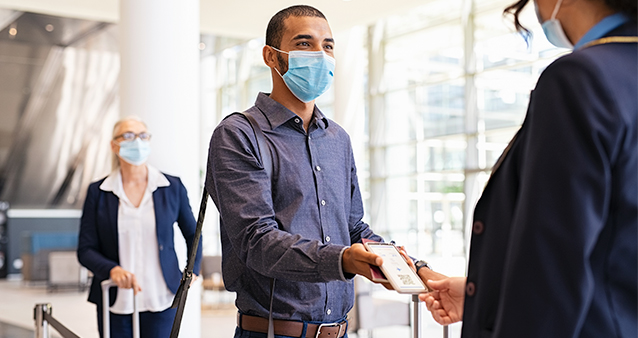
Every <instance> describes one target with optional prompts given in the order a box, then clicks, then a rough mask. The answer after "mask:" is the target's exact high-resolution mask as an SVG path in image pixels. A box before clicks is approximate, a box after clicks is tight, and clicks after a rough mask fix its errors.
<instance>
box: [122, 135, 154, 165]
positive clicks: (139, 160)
mask: <svg viewBox="0 0 638 338" xmlns="http://www.w3.org/2000/svg"><path fill="white" fill-rule="evenodd" d="M119 145H120V152H119V155H120V158H121V159H122V160H124V161H126V162H128V163H130V164H132V165H141V164H143V163H145V162H146V159H148V155H150V153H151V142H150V141H142V140H141V139H140V138H139V137H136V138H135V139H133V140H131V141H122V142H120V144H119Z"/></svg>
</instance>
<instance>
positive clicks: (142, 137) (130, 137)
mask: <svg viewBox="0 0 638 338" xmlns="http://www.w3.org/2000/svg"><path fill="white" fill-rule="evenodd" d="M120 137H121V138H123V139H124V141H133V140H135V138H137V137H139V138H140V140H142V141H149V140H150V139H151V134H149V133H147V132H145V131H143V132H141V133H139V134H136V133H134V132H132V131H127V132H125V133H122V134H120V135H117V136H115V137H114V138H113V139H114V140H117V139H118V138H120Z"/></svg>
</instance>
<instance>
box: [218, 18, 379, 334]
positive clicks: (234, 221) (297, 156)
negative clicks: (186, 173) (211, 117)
mask: <svg viewBox="0 0 638 338" xmlns="http://www.w3.org/2000/svg"><path fill="white" fill-rule="evenodd" d="M334 45H335V43H334V40H333V37H332V33H331V31H330V27H329V25H328V21H327V20H326V18H325V17H324V15H323V14H322V13H321V12H320V11H319V10H317V9H315V8H313V7H310V6H292V7H289V8H286V9H283V10H282V11H280V12H278V13H277V14H275V15H274V16H273V17H272V18H271V20H270V22H269V24H268V29H267V31H266V46H264V48H263V58H264V62H265V63H266V65H267V66H268V67H270V69H271V75H272V82H273V88H272V92H271V93H270V94H265V93H260V94H259V95H258V96H257V100H256V102H255V106H253V107H252V108H250V109H249V110H248V111H247V112H248V113H249V114H251V115H252V116H253V117H254V118H255V119H256V120H257V122H258V123H259V126H260V128H261V129H262V130H263V133H264V134H265V138H266V142H267V143H268V147H267V148H268V149H259V150H257V149H258V148H257V147H258V144H257V141H256V139H255V134H254V132H253V130H252V129H251V126H250V124H249V123H248V121H247V119H246V118H245V117H244V116H242V115H240V114H234V115H231V116H229V117H228V118H226V119H225V120H223V121H222V122H221V123H220V124H219V126H218V127H217V128H216V130H215V132H214V133H213V136H212V139H211V143H210V154H209V158H208V171H207V175H206V179H207V180H206V189H207V190H208V192H209V193H210V194H211V196H212V198H213V201H214V202H215V204H216V206H217V208H218V209H219V212H220V215H221V240H222V249H223V266H222V269H223V277H224V285H225V286H226V288H227V289H228V290H230V291H234V292H236V293H237V299H236V305H237V308H238V309H239V316H238V327H237V329H236V333H235V337H260V336H265V332H267V330H268V318H269V313H270V306H271V304H272V317H273V318H274V319H275V320H274V334H276V335H278V336H286V337H306V336H308V337H309V336H312V337H315V334H316V333H317V329H318V327H319V324H322V323H323V324H328V325H324V327H323V328H322V329H321V334H320V335H319V337H331V338H333V337H337V335H338V337H342V336H344V335H345V334H346V326H347V323H346V315H347V313H348V311H350V309H351V308H352V306H353V302H354V289H353V280H352V277H353V274H355V273H358V274H363V275H366V276H368V277H370V267H369V264H368V263H372V264H375V263H379V262H380V259H381V258H380V257H378V256H376V255H374V254H372V253H368V252H366V251H365V248H364V247H363V245H361V244H355V243H360V242H361V239H362V238H369V239H372V240H376V241H381V240H382V239H381V238H380V237H379V236H377V235H375V234H374V233H373V232H372V230H370V228H369V226H368V224H366V223H364V222H363V221H362V220H361V218H362V217H363V204H362V201H361V194H360V192H359V185H358V182H357V174H356V167H355V163H354V157H353V153H352V147H351V144H350V138H349V136H348V134H347V133H346V132H345V131H344V130H343V129H342V128H341V127H340V126H339V125H337V124H336V123H335V122H334V121H331V120H329V119H328V118H326V117H325V116H324V115H323V114H322V112H321V111H320V110H319V108H317V106H315V101H314V100H315V99H316V98H317V97H318V96H319V95H321V94H322V93H323V92H325V91H326V90H327V89H328V88H329V87H330V85H331V83H332V78H333V72H334V67H335V60H334V54H333V48H334ZM259 152H261V153H264V152H268V153H271V155H272V162H273V165H272V166H273V168H272V169H273V171H272V176H273V177H269V176H268V174H267V172H266V170H265V169H264V167H263V165H262V162H261V158H260V156H259V155H256V154H259ZM377 258H378V259H379V261H376V259H377ZM272 280H274V295H273V300H272V302H271V299H270V296H271V290H272V289H271V284H270V283H271V281H272ZM259 333H262V334H261V335H260V334H259Z"/></svg>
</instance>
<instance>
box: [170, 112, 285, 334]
mask: <svg viewBox="0 0 638 338" xmlns="http://www.w3.org/2000/svg"><path fill="white" fill-rule="evenodd" d="M242 115H244V116H245V117H246V119H248V122H249V123H250V126H251V127H252V129H253V132H254V133H255V138H256V139H257V151H258V152H259V157H260V158H261V164H262V165H263V166H264V170H265V171H266V173H267V174H268V177H272V171H273V169H272V168H273V166H272V156H271V154H270V147H269V146H268V143H266V137H265V136H264V133H263V132H262V131H261V128H260V127H259V124H258V123H257V120H255V118H254V117H252V116H251V115H250V114H249V113H248V112H247V111H246V112H243V113H242ZM207 202H208V191H206V187H204V192H203V195H202V201H201V204H200V205H199V216H198V217H197V229H196V230H195V238H194V239H193V240H194V242H193V246H192V247H191V252H190V254H189V256H188V263H187V264H186V268H185V269H184V273H183V274H182V280H181V281H180V284H179V288H178V289H177V292H176V293H175V298H173V304H171V308H175V307H177V311H176V313H175V319H174V320H173V327H172V328H171V336H170V338H177V336H178V335H179V329H180V326H181V325H182V317H183V316H184V306H185V305H186V297H187V296H188V289H189V288H190V285H191V281H192V280H193V268H194V266H195V258H196V257H197V249H198V247H199V239H200V237H201V235H202V226H203V225H204V216H205V213H206V204H207ZM274 285H275V281H274V280H272V282H271V289H270V312H271V314H272V296H273V293H274ZM270 320H271V321H272V318H271V319H270Z"/></svg>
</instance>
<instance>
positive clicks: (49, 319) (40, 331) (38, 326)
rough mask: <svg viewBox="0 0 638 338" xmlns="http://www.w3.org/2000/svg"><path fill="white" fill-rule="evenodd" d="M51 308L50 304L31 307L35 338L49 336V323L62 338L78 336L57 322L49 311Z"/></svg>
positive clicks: (46, 337)
mask: <svg viewBox="0 0 638 338" xmlns="http://www.w3.org/2000/svg"><path fill="white" fill-rule="evenodd" d="M52 312H53V309H52V307H51V304H36V305H35V308H34V309H33V319H34V320H35V338H49V337H51V332H50V331H49V325H48V324H51V326H53V328H54V329H55V330H56V331H58V333H60V334H61V335H62V337H63V338H80V337H79V336H78V335H76V334H75V333H73V332H71V330H69V329H68V328H66V327H65V326H64V325H62V324H61V323H60V322H58V321H57V320H56V319H55V318H53V316H52V315H51V313H52Z"/></svg>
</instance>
